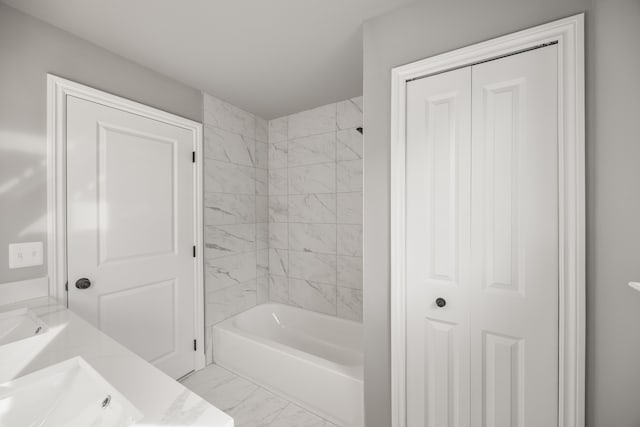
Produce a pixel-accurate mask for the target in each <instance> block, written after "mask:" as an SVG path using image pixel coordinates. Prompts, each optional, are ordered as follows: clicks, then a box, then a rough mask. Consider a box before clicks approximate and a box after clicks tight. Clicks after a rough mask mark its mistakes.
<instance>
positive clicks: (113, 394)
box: [0, 357, 142, 427]
mask: <svg viewBox="0 0 640 427" xmlns="http://www.w3.org/2000/svg"><path fill="white" fill-rule="evenodd" d="M141 418H142V414H141V413H140V411H138V410H137V409H136V408H135V407H134V406H133V405H132V404H131V403H130V402H129V401H128V400H127V399H125V398H124V396H122V394H120V393H119V392H118V391H117V390H116V389H115V388H113V387H112V386H111V385H110V384H109V383H108V382H107V381H106V380H105V379H104V378H102V377H101V376H100V374H98V373H97V372H96V371H95V370H94V369H93V368H92V367H91V366H90V365H89V364H88V363H87V362H85V360H84V359H82V358H81V357H74V358H73V359H69V360H66V361H64V362H61V363H58V364H55V365H52V366H49V367H48V368H44V369H41V370H39V371H36V372H33V373H31V374H28V375H25V376H23V377H20V378H17V379H15V380H13V381H10V382H7V383H4V384H0V426H39V427H48V426H51V427H53V426H65V427H87V426H91V427H107V426H110V427H111V426H113V427H115V426H128V425H131V424H133V423H134V422H136V421H138V420H140V419H141Z"/></svg>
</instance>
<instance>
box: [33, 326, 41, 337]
mask: <svg viewBox="0 0 640 427" xmlns="http://www.w3.org/2000/svg"><path fill="white" fill-rule="evenodd" d="M41 330H42V326H38V329H36V333H35V334H33V335H38V334H39V333H40V331H41Z"/></svg>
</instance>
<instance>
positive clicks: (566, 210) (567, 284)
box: [390, 13, 586, 427]
mask: <svg viewBox="0 0 640 427" xmlns="http://www.w3.org/2000/svg"><path fill="white" fill-rule="evenodd" d="M546 43H557V44H558V120H559V121H558V126H559V128H558V144H559V153H558V154H559V183H558V187H559V188H558V189H559V216H560V218H559V219H560V222H559V233H560V236H559V237H560V240H559V262H560V263H559V267H560V276H559V343H558V344H559V347H558V349H559V361H558V362H559V365H558V367H559V372H558V374H559V389H558V399H559V402H558V426H559V427H584V423H585V421H584V412H585V236H586V232H585V80H584V13H582V14H578V15H574V16H570V17H568V18H564V19H560V20H557V21H554V22H550V23H547V24H543V25H540V26H537V27H533V28H529V29H526V30H523V31H519V32H516V33H513V34H509V35H506V36H502V37H498V38H495V39H492V40H489V41H485V42H482V43H478V44H474V45H472V46H468V47H464V48H461V49H457V50H453V51H451V52H447V53H444V54H441V55H436V56H433V57H430V58H427V59H423V60H420V61H417V62H413V63H410V64H406V65H402V66H399V67H395V68H393V69H392V70H391V147H390V149H391V158H390V162H391V164H390V166H391V190H390V191H391V194H390V196H391V206H390V215H391V224H390V226H391V230H390V231H391V277H390V279H391V281H390V297H391V307H390V309H391V396H392V399H391V400H392V402H391V406H392V426H393V427H406V425H407V419H406V299H405V298H406V287H407V283H406V271H405V269H406V223H405V222H406V212H405V206H406V205H405V203H406V179H405V177H406V164H405V159H406V141H405V136H406V135H405V132H406V90H407V82H408V81H411V80H413V79H416V78H421V77H425V76H428V75H431V74H435V73H439V72H444V71H447V70H450V69H454V68H458V67H462V66H467V65H471V64H474V63H478V62H482V61H486V60H490V59H495V58H498V57H501V56H505V55H510V54H514V53H518V52H520V51H523V50H526V49H530V48H533V47H535V46H539V45H543V44H546Z"/></svg>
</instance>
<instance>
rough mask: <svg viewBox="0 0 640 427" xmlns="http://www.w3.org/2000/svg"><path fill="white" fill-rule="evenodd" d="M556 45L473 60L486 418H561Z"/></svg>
mask: <svg viewBox="0 0 640 427" xmlns="http://www.w3.org/2000/svg"><path fill="white" fill-rule="evenodd" d="M556 49H557V47H556V46H548V47H544V48H540V49H536V50H532V51H529V52H525V53H521V54H518V55H513V56H509V57H506V58H502V59H499V60H495V61H489V62H486V63H483V64H479V65H476V66H474V67H473V68H472V99H473V104H472V136H471V138H472V164H471V170H472V175H471V211H472V213H473V214H472V216H471V224H472V225H471V248H472V254H473V255H472V257H471V259H472V264H471V286H470V288H469V289H470V292H469V298H470V300H471V301H473V304H471V305H470V321H471V322H470V336H471V354H472V357H471V372H472V377H471V418H472V420H474V419H475V420H478V424H476V425H480V420H483V422H484V425H487V426H496V427H501V426H518V427H525V426H541V425H544V426H554V425H557V422H558V276H559V261H558V257H559V254H558V137H557V132H558V123H557V111H558V110H557V104H558V99H557V63H556V58H557V51H556ZM476 355H477V356H476ZM472 425H473V424H472Z"/></svg>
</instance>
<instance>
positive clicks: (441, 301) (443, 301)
mask: <svg viewBox="0 0 640 427" xmlns="http://www.w3.org/2000/svg"><path fill="white" fill-rule="evenodd" d="M436 305H437V306H438V307H440V308H442V307H444V306H445V305H447V300H446V299H444V298H436Z"/></svg>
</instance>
